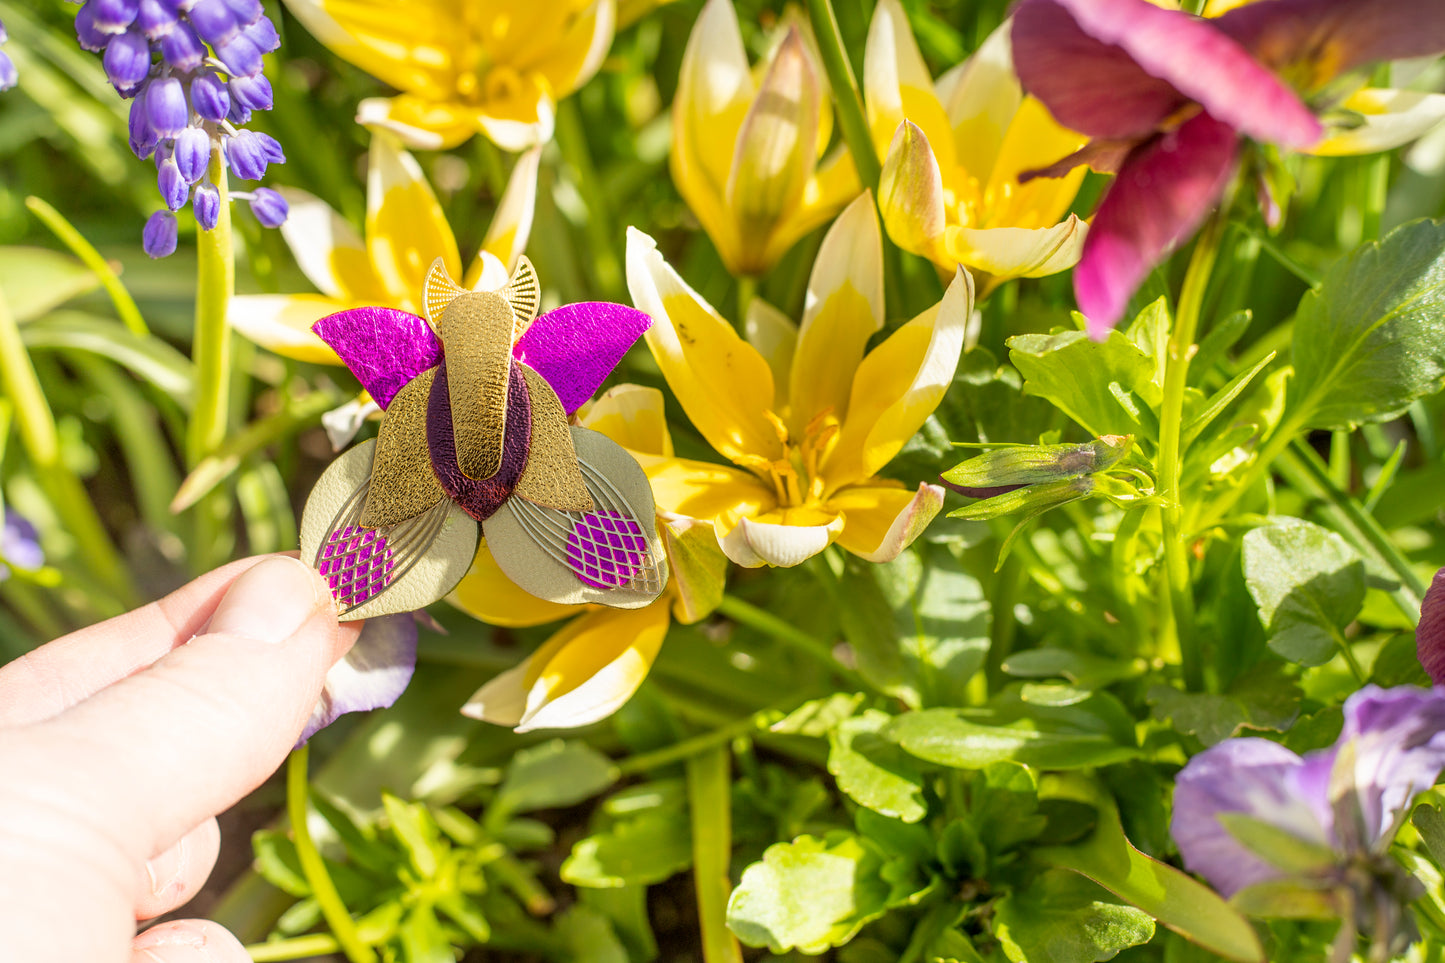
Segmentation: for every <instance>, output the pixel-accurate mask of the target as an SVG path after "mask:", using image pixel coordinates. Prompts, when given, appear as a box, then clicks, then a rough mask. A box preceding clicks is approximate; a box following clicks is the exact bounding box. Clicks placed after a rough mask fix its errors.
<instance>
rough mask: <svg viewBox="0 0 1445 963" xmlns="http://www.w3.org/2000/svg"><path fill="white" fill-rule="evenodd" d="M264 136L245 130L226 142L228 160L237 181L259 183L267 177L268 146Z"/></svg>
mask: <svg viewBox="0 0 1445 963" xmlns="http://www.w3.org/2000/svg"><path fill="white" fill-rule="evenodd" d="M264 136H265V135H264V134H258V133H256V132H255V131H250V130H243V131H239V132H237V134H236V135H235V136H234V137H231V138H230V139H228V140H227V141H226V159H227V160H228V161H229V162H230V164H231V173H233V174H235V175H236V179H237V180H242V181H258V180H260V179H261V178H262V177H265V176H266V165H267V164H268V163H269V162H270V161H269V160H268V158H267V150H266V145H265V144H264V143H263V142H262V140H261V138H262V137H264Z"/></svg>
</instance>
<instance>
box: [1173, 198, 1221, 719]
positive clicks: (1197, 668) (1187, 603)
mask: <svg viewBox="0 0 1445 963" xmlns="http://www.w3.org/2000/svg"><path fill="white" fill-rule="evenodd" d="M1227 210H1228V208H1227V206H1226V205H1221V206H1220V208H1219V210H1217V211H1216V212H1215V213H1214V215H1213V216H1211V217H1210V219H1209V220H1208V221H1207V222H1206V223H1205V226H1204V230H1203V231H1202V232H1201V233H1200V235H1199V240H1198V241H1196V242H1195V245H1194V253H1193V254H1192V255H1190V258H1189V269H1188V271H1187V272H1186V274H1185V276H1184V287H1183V289H1182V290H1181V291H1180V292H1179V310H1178V312H1177V313H1176V315H1175V318H1174V325H1173V327H1172V329H1171V330H1170V333H1169V348H1168V354H1167V357H1166V360H1165V369H1164V398H1163V402H1162V405H1161V407H1160V410H1159V458H1158V465H1157V467H1158V473H1159V497H1160V499H1161V500H1162V501H1163V502H1164V506H1163V507H1162V508H1161V509H1160V513H1159V514H1160V531H1161V536H1162V539H1163V542H1164V577H1165V585H1164V590H1163V591H1161V592H1160V594H1159V616H1160V619H1159V620H1160V623H1161V624H1160V629H1161V638H1162V639H1164V640H1165V642H1166V644H1167V642H1168V640H1170V639H1173V640H1175V641H1176V642H1177V644H1178V647H1179V655H1180V662H1181V665H1182V667H1183V671H1184V685H1185V687H1186V688H1187V689H1189V690H1190V691H1199V690H1201V689H1203V688H1204V665H1203V662H1202V660H1201V658H1200V654H1199V643H1198V639H1196V638H1195V635H1194V589H1193V585H1192V584H1191V581H1190V573H1189V549H1188V546H1187V545H1186V544H1185V542H1184V532H1183V525H1182V522H1183V518H1184V504H1183V501H1182V493H1181V491H1180V477H1179V476H1180V469H1181V465H1182V458H1183V454H1184V453H1183V452H1182V451H1181V450H1180V440H1181V439H1180V436H1181V431H1182V426H1183V423H1184V396H1185V391H1186V389H1187V388H1188V386H1189V360H1190V358H1191V357H1192V356H1193V353H1194V339H1195V336H1196V335H1197V334H1198V331H1199V315H1200V312H1201V310H1202V309H1203V306H1204V292H1205V289H1206V288H1207V287H1208V286H1209V275H1210V273H1211V272H1212V271H1213V270H1214V262H1215V260H1216V258H1217V257H1218V256H1219V244H1220V241H1221V240H1222V239H1223V237H1224V229H1225V226H1226V224H1228V216H1227V213H1226V212H1227Z"/></svg>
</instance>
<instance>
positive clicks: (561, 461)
mask: <svg viewBox="0 0 1445 963" xmlns="http://www.w3.org/2000/svg"><path fill="white" fill-rule="evenodd" d="M540 294H541V290H540V286H539V284H538V282H537V275H536V272H535V271H534V270H533V268H532V265H531V262H529V261H528V260H527V259H526V258H522V259H521V260H520V262H519V264H518V266H517V269H516V271H515V272H514V273H513V275H512V277H511V279H510V280H509V281H508V282H507V284H506V285H505V286H504V287H502V288H501V289H499V290H496V291H468V290H466V289H464V288H462V287H460V286H458V285H457V284H456V282H454V281H453V280H452V279H451V277H449V276H448V274H447V272H446V268H445V267H444V266H443V264H442V261H441V259H440V258H438V259H437V260H436V261H435V262H434V263H433V264H432V266H431V269H430V270H429V271H428V273H427V276H426V281H425V285H424V288H423V291H422V303H423V309H424V311H425V314H426V317H425V318H421V317H418V316H416V315H414V314H410V313H408V312H406V311H400V310H397V309H394V308H380V307H363V308H353V309H351V310H348V311H342V312H339V313H337V314H332V315H329V316H328V317H325V318H322V319H321V320H320V321H317V322H316V323H315V324H314V325H313V326H312V330H313V331H315V332H316V334H317V335H318V336H319V337H320V338H321V339H322V340H323V341H325V342H326V343H327V344H328V345H330V346H331V347H332V349H334V350H335V351H336V353H337V354H338V355H339V356H340V358H341V360H342V362H344V363H345V364H346V366H347V367H348V368H350V369H351V371H352V373H353V374H355V375H356V377H357V379H358V380H360V381H361V384H362V386H363V387H365V388H366V390H367V391H368V392H369V393H370V394H371V397H372V398H373V399H374V400H375V402H376V404H377V405H378V406H379V407H380V408H381V409H382V411H383V415H382V419H381V429H380V431H379V432H378V434H377V437H376V439H375V440H372V441H366V442H363V443H361V444H359V445H357V446H355V447H353V448H351V449H350V450H349V451H347V452H346V453H345V454H343V455H342V456H341V457H339V458H337V459H336V461H334V462H332V464H331V465H330V466H329V467H328V468H327V469H326V471H325V472H324V473H323V474H322V476H321V478H320V479H319V480H318V481H317V483H316V486H315V488H313V489H312V491H311V495H310V496H309V497H308V498H307V500H306V507H305V509H304V510H303V512H302V517H301V558H302V560H303V561H305V562H306V563H307V564H309V565H311V566H312V567H314V568H315V569H316V570H317V571H318V572H319V573H320V574H321V575H322V576H323V577H324V578H325V579H326V581H327V584H329V585H330V586H331V592H332V595H333V596H334V597H335V599H336V605H337V610H338V613H339V616H340V618H341V619H343V620H349V619H363V618H369V617H371V616H377V615H385V614H389V613H394V612H405V611H412V610H415V609H419V608H421V607H423V606H425V605H428V604H430V603H431V602H434V601H436V600H437V599H439V598H441V597H442V596H444V595H446V594H447V593H448V592H450V591H451V590H452V588H454V587H455V586H456V584H457V582H459V581H460V580H461V578H462V576H463V575H465V574H466V572H467V570H468V569H469V568H470V567H471V565H472V559H473V557H474V556H475V554H476V551H477V544H478V540H479V538H481V537H485V538H486V540H487V546H488V548H489V549H490V550H491V553H492V555H493V557H495V559H496V561H497V565H498V566H500V567H501V569H502V571H503V572H504V573H505V574H506V575H507V576H508V577H509V578H511V579H512V580H513V581H514V582H516V583H517V584H518V585H519V586H521V587H522V588H523V589H525V590H526V591H528V592H530V593H532V594H533V595H536V596H538V597H540V598H544V599H547V600H549V601H553V602H560V603H564V604H568V603H582V602H600V603H602V604H603V605H611V606H616V607H620V608H637V607H640V606H643V605H646V604H647V603H649V602H651V601H652V600H653V599H655V598H656V597H657V596H658V595H659V594H660V593H661V592H662V589H663V587H664V586H665V585H666V584H667V577H668V569H667V559H666V556H665V554H664V552H663V549H662V543H661V541H660V540H659V538H658V535H657V528H656V522H655V517H654V508H653V501H652V489H651V486H650V485H649V484H648V480H647V476H646V475H645V474H644V473H643V471H642V467H641V466H640V465H639V464H638V463H637V461H636V460H635V459H633V457H632V456H631V455H629V454H628V453H627V452H626V451H624V450H623V449H622V448H621V447H620V446H619V445H617V444H616V443H615V442H613V441H612V440H610V439H609V438H607V437H606V436H604V435H602V434H600V433H598V432H595V431H591V430H589V429H586V428H581V427H577V426H575V425H570V424H569V423H568V416H570V415H571V414H572V413H573V412H575V411H576V410H577V409H578V408H579V407H580V406H581V405H582V403H583V402H585V401H586V400H587V399H588V398H590V397H591V396H592V394H593V392H595V391H596V390H597V388H598V386H599V385H600V384H601V383H602V380H603V379H604V378H606V377H607V375H608V374H609V373H611V371H612V369H613V368H614V367H616V365H617V363H618V362H619V361H621V360H622V356H623V355H624V354H626V353H627V349H628V348H630V347H631V346H632V344H633V342H635V341H636V340H637V338H639V337H640V336H641V335H642V333H643V332H644V331H646V330H647V328H648V327H649V326H650V325H651V323H652V319H651V318H650V317H648V315H646V314H645V313H643V312H641V311H637V310H635V309H633V308H629V307H626V306H624V305H620V304H609V303H605V302H587V303H581V304H570V305H566V306H564V307H561V308H558V309H556V310H554V311H549V312H547V313H546V314H543V315H540V316H539V315H538V314H537V308H538V303H539V301H540Z"/></svg>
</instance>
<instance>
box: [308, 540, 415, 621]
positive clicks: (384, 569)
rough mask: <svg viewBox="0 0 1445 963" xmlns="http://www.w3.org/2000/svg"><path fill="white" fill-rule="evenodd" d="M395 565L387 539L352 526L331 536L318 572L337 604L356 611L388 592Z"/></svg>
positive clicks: (323, 548)
mask: <svg viewBox="0 0 1445 963" xmlns="http://www.w3.org/2000/svg"><path fill="white" fill-rule="evenodd" d="M395 565H396V562H395V560H394V559H393V558H392V554H391V549H389V548H387V547H386V537H385V536H383V535H381V534H379V533H377V532H376V530H375V529H370V528H359V527H357V526H354V525H353V526H350V527H348V528H344V529H342V530H341V531H339V532H332V533H331V538H330V539H329V540H328V541H327V543H326V544H325V545H324V546H322V548H321V558H320V564H319V565H318V566H317V570H318V571H319V572H320V573H321V574H322V576H323V577H325V579H326V581H327V584H329V585H330V586H331V594H332V595H333V596H334V597H335V598H336V601H337V603H338V604H340V605H343V606H346V607H347V608H355V607H356V606H358V605H360V604H361V603H363V602H365V601H366V600H367V599H369V598H371V597H372V596H374V595H376V594H377V593H379V592H380V591H381V590H382V589H384V588H386V586H387V585H388V584H389V583H390V582H391V570H392V568H393V567H395Z"/></svg>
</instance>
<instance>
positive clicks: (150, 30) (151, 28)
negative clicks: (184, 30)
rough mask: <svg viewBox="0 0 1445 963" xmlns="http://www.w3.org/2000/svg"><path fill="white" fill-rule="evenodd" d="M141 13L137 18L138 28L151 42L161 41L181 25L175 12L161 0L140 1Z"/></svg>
mask: <svg viewBox="0 0 1445 963" xmlns="http://www.w3.org/2000/svg"><path fill="white" fill-rule="evenodd" d="M139 9H140V13H139V14H138V15H137V16H136V18H135V21H136V26H138V27H140V29H141V32H142V33H144V34H145V35H146V37H147V38H148V39H150V40H159V39H161V38H162V37H164V36H166V35H167V34H169V33H170V32H171V31H172V30H174V29H176V24H178V23H180V19H179V18H178V17H177V15H176V12H175V11H174V10H170V9H168V8H167V7H166V5H165V4H163V3H161V0H140V8H139Z"/></svg>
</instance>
